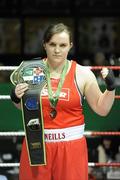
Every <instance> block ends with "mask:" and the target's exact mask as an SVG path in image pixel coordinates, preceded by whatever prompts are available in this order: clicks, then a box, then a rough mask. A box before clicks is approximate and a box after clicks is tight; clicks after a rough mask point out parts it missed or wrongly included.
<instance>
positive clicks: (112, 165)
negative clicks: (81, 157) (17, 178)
mask: <svg viewBox="0 0 120 180" xmlns="http://www.w3.org/2000/svg"><path fill="white" fill-rule="evenodd" d="M19 166H20V163H0V167H3V168H4V167H19ZM88 166H89V167H104V166H106V167H110V166H111V167H120V163H114V162H113V163H95V162H88Z"/></svg>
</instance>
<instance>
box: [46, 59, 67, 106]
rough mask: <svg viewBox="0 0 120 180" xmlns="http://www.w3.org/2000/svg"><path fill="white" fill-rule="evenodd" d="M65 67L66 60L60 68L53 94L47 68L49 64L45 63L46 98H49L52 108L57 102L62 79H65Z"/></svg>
mask: <svg viewBox="0 0 120 180" xmlns="http://www.w3.org/2000/svg"><path fill="white" fill-rule="evenodd" d="M67 69H68V60H66V61H65V65H64V67H63V69H62V73H61V75H60V81H59V84H58V87H57V90H56V92H54V94H53V91H52V86H51V81H50V70H49V65H48V63H47V71H46V78H47V85H48V98H49V101H50V105H51V107H52V108H55V107H56V105H57V102H58V100H59V96H60V92H61V89H62V86H63V83H64V80H65V75H66V73H67Z"/></svg>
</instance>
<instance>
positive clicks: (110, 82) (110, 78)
mask: <svg viewBox="0 0 120 180" xmlns="http://www.w3.org/2000/svg"><path fill="white" fill-rule="evenodd" d="M105 83H106V86H107V90H108V91H113V90H114V89H115V88H116V82H115V76H114V73H113V71H112V70H111V69H109V72H108V75H107V76H106V78H105Z"/></svg>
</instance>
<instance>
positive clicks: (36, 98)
mask: <svg viewBox="0 0 120 180" xmlns="http://www.w3.org/2000/svg"><path fill="white" fill-rule="evenodd" d="M45 71H46V65H45V63H44V62H43V60H40V59H39V60H31V61H23V62H22V63H21V64H20V66H19V67H18V68H17V69H16V70H15V71H14V72H13V73H12V74H11V77H10V79H11V82H12V83H13V84H14V85H17V84H19V83H24V82H26V83H28V85H29V89H28V90H27V91H26V92H25V94H24V95H23V97H22V100H21V105H22V116H23V125H24V130H25V136H26V140H27V149H28V156H29V161H30V164H31V165H44V164H46V152H45V142H44V123H43V114H42V103H41V90H42V88H43V87H44V86H45V85H46V78H45Z"/></svg>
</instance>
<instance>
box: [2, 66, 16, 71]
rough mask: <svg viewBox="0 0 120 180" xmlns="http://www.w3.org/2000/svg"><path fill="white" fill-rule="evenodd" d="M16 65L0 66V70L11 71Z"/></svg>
mask: <svg viewBox="0 0 120 180" xmlns="http://www.w3.org/2000/svg"><path fill="white" fill-rule="evenodd" d="M17 68H18V66H0V70H1V71H10V70H11V71H12V70H15V69H17Z"/></svg>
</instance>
